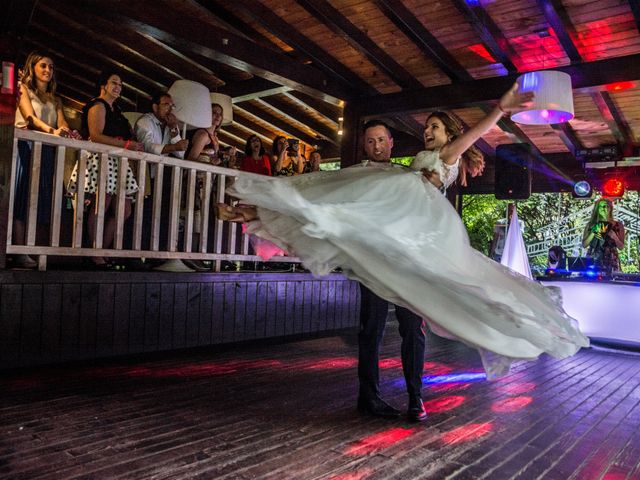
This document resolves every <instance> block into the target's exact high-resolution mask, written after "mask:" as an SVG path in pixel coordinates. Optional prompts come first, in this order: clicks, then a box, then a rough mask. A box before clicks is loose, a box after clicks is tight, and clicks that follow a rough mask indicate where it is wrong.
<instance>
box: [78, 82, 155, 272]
mask: <svg viewBox="0 0 640 480" xmlns="http://www.w3.org/2000/svg"><path fill="white" fill-rule="evenodd" d="M97 86H98V89H99V92H100V94H99V96H97V97H95V98H93V99H91V100H90V101H89V102H88V103H87V104H86V105H85V106H84V108H83V109H82V132H83V136H85V137H87V138H88V139H89V140H90V141H92V142H96V143H103V144H105V145H113V146H114V147H120V148H124V149H126V150H133V151H139V152H141V151H144V145H143V144H142V143H139V142H136V141H135V140H132V139H133V130H132V128H131V125H130V124H129V121H128V120H127V119H126V118H125V117H124V115H122V111H121V110H120V107H119V106H118V105H117V100H118V98H120V94H121V92H122V80H121V77H120V74H119V73H117V72H115V71H110V70H106V71H104V72H102V73H101V74H100V77H99V78H98V85H97ZM81 154H82V155H87V170H86V173H85V184H84V191H85V193H86V194H87V196H85V205H86V206H89V213H88V218H87V230H88V232H89V236H90V238H91V239H92V240H93V239H94V238H95V233H96V221H97V215H98V212H97V210H96V208H97V205H94V204H95V203H96V202H95V194H96V192H97V190H98V187H99V185H98V174H99V171H100V158H101V155H100V154H98V153H88V152H84V151H83V152H81ZM118 163H119V162H118V159H117V158H115V157H108V170H107V171H108V174H107V179H106V185H105V187H106V188H105V209H104V212H105V219H104V236H103V241H102V247H103V248H109V247H111V244H112V243H113V238H114V234H115V228H116V202H115V201H114V199H115V197H116V195H117V194H118V191H117V181H118ZM77 169H78V164H77V163H76V166H75V168H74V170H73V172H72V174H71V179H70V180H69V186H68V190H69V192H70V193H76V188H77V177H78V172H77ZM137 191H138V182H136V179H135V177H134V175H133V171H132V170H131V167H127V175H126V186H125V192H124V193H125V196H126V200H125V213H124V219H125V220H126V219H127V218H129V216H130V215H131V202H132V197H133V195H134V194H135V193H136V192H137ZM76 208H82V206H81V205H76ZM92 261H93V263H94V264H95V266H96V267H98V268H108V267H110V264H109V263H108V262H107V260H106V259H105V258H103V257H94V258H92Z"/></svg>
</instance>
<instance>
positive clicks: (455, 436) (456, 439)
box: [441, 422, 493, 445]
mask: <svg viewBox="0 0 640 480" xmlns="http://www.w3.org/2000/svg"><path fill="white" fill-rule="evenodd" d="M491 430H493V424H492V423H491V422H488V423H470V424H467V425H465V426H463V427H458V428H456V429H454V430H451V431H449V432H444V433H443V434H442V437H441V438H442V441H443V442H444V443H446V444H447V445H455V444H458V443H462V442H470V441H472V440H475V439H476V438H480V437H483V436H485V435H487V434H488V433H490V432H491Z"/></svg>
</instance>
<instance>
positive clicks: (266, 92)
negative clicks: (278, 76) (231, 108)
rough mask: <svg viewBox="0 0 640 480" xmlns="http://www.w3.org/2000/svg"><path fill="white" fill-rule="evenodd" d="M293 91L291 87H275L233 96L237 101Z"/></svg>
mask: <svg viewBox="0 0 640 480" xmlns="http://www.w3.org/2000/svg"><path fill="white" fill-rule="evenodd" d="M290 91H291V87H275V88H270V89H269V90H262V91H259V92H254V93H248V94H247V95H241V96H238V97H233V101H234V102H236V103H240V102H248V101H249V100H257V99H258V98H262V97H270V96H271V95H279V94H281V93H287V92H290Z"/></svg>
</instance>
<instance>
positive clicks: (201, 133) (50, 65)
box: [12, 51, 320, 268]
mask: <svg viewBox="0 0 640 480" xmlns="http://www.w3.org/2000/svg"><path fill="white" fill-rule="evenodd" d="M56 86H57V85H56V79H55V65H54V62H53V60H52V59H51V57H49V56H47V55H44V54H42V53H39V52H35V51H34V52H31V53H30V54H29V56H28V57H27V60H26V62H25V65H24V67H23V69H22V73H21V77H20V80H19V99H18V107H17V110H16V118H15V127H16V128H28V129H32V130H37V131H41V132H44V133H48V134H53V135H58V136H61V137H71V138H76V139H84V140H90V141H92V142H97V143H102V144H106V145H112V146H115V147H120V148H124V149H127V150H133V151H141V152H142V151H144V152H148V153H153V154H156V155H163V156H164V155H170V156H174V157H177V158H183V159H187V160H193V161H202V162H207V163H210V164H212V165H218V166H222V167H227V168H236V169H239V170H242V171H246V172H252V173H257V174H263V175H273V176H279V175H287V176H289V175H298V174H302V173H308V172H315V171H318V170H319V169H320V153H319V152H317V151H313V152H312V153H311V154H310V158H309V159H308V160H307V159H306V158H305V157H304V155H303V154H302V152H301V151H300V143H299V142H298V141H297V140H292V139H287V138H286V137H283V136H278V137H276V138H275V139H274V141H273V147H272V152H271V155H268V154H267V153H266V150H265V148H264V145H263V144H262V140H261V139H260V137H258V136H257V135H251V136H249V138H248V139H247V141H246V146H245V149H244V152H243V153H242V152H237V151H236V149H235V147H223V146H221V144H220V141H219V139H218V131H219V129H220V127H221V125H222V118H223V108H222V106H220V105H218V104H213V105H212V118H211V126H210V127H208V128H201V129H198V130H196V131H195V133H194V134H193V136H192V138H191V140H187V139H184V138H182V136H181V135H180V129H179V126H178V120H177V118H176V116H175V115H174V109H175V105H174V103H173V100H172V98H171V95H170V94H169V93H168V92H160V93H158V94H157V95H155V96H154V97H153V98H152V106H151V110H152V111H151V112H148V113H146V114H144V115H142V116H141V117H140V118H139V119H138V120H137V121H136V123H135V125H133V126H132V125H131V124H130V123H129V121H128V120H127V119H126V117H125V116H124V115H123V114H122V111H121V109H120V107H119V106H118V102H117V100H118V98H119V97H120V95H121V92H122V87H123V80H122V77H121V75H120V74H119V73H118V72H117V71H115V70H105V71H103V72H102V73H101V74H100V77H99V78H98V81H97V85H96V86H97V96H96V97H95V98H93V99H91V100H90V101H89V102H87V104H86V105H85V106H84V108H83V109H82V117H81V128H80V131H76V130H72V129H71V128H70V127H69V124H68V122H67V119H66V118H65V114H64V110H63V108H62V102H61V100H60V98H59V97H58V96H57V95H56ZM83 154H84V155H86V170H85V179H84V180H85V181H84V193H85V195H84V198H85V202H84V203H85V204H84V206H77V205H76V208H86V209H87V231H88V234H89V238H91V239H94V238H95V235H96V221H97V209H96V208H95V203H96V202H95V201H96V193H97V190H98V187H99V171H100V155H99V154H97V153H83ZM31 157H32V144H31V143H30V142H27V141H20V142H18V161H17V168H16V183H15V196H14V221H13V232H12V233H13V237H12V238H13V243H15V244H24V242H25V230H26V229H25V222H26V218H27V210H28V208H27V206H28V204H29V201H28V197H29V184H30V176H31ZM54 166H55V147H52V146H47V145H43V148H42V151H41V167H40V178H39V190H38V192H39V195H38V208H37V215H38V222H37V224H38V229H37V230H38V231H37V237H38V243H42V242H44V243H45V244H46V243H47V237H48V226H49V223H50V219H51V203H52V192H53V177H54ZM156 171H157V167H156V165H150V169H149V172H148V173H149V177H150V179H151V180H152V181H151V182H150V186H148V187H147V189H146V190H145V194H149V195H150V196H151V197H153V196H154V195H156V194H157V192H154V191H153V190H154V185H155V182H154V181H153V179H154V178H155V176H156ZM107 172H108V173H107V178H106V182H105V210H104V211H105V217H104V229H103V239H102V247H103V248H110V247H111V246H112V244H113V239H114V234H115V228H116V202H115V197H116V194H117V179H118V160H117V158H115V157H109V159H108V167H107ZM77 174H78V164H77V163H76V165H75V167H74V169H73V172H72V174H71V178H70V180H69V182H68V184H67V192H68V193H69V194H70V195H74V194H75V193H77V185H78V178H77V177H78V175H77ZM163 180H164V181H163V187H162V200H163V201H162V211H163V212H165V211H168V208H169V202H170V196H171V175H168V174H165V175H164V177H163ZM139 188H145V186H144V185H138V182H137V179H136V176H135V175H134V172H133V171H132V169H131V168H130V167H128V170H127V172H126V186H125V195H126V200H125V213H124V216H125V220H126V218H128V217H129V216H130V214H131V205H132V200H133V197H134V194H135V193H136V192H137V191H138V189H139ZM148 203H149V205H150V204H151V202H148ZM147 210H148V209H147ZM146 213H148V212H145V218H146V217H147V215H146ZM163 217H166V215H163ZM147 227H148V225H147ZM167 229H168V226H167V222H166V221H165V222H161V226H160V238H161V240H160V249H161V250H163V249H166V247H167V244H166V242H167V233H168V232H167ZM146 233H147V234H148V233H149V232H148V231H147V232H146ZM143 236H144V235H143ZM91 261H92V263H93V265H94V266H95V267H97V268H109V267H110V266H111V265H110V262H109V260H108V259H107V258H103V257H93V258H92V259H91ZM13 265H14V266H17V267H26V268H33V267H35V266H36V263H35V261H34V260H32V259H31V258H30V257H28V256H27V255H16V256H15V258H14V259H13Z"/></svg>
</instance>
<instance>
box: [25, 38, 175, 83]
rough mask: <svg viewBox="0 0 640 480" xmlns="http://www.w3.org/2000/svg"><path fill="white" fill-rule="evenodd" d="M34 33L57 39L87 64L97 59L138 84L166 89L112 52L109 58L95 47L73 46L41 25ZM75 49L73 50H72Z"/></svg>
mask: <svg viewBox="0 0 640 480" xmlns="http://www.w3.org/2000/svg"><path fill="white" fill-rule="evenodd" d="M32 31H41V32H43V33H44V34H46V35H48V36H49V37H48V38H49V39H50V38H52V37H55V38H57V39H58V40H57V42H56V44H57V45H58V46H59V47H60V48H61V49H63V50H69V51H77V52H79V53H82V57H83V58H85V59H86V60H87V63H91V61H93V59H97V60H96V64H98V65H99V64H103V65H105V66H106V65H113V66H114V67H116V68H117V69H118V70H120V71H122V72H123V73H126V74H127V76H131V77H132V78H135V79H137V81H138V82H144V83H145V84H146V85H147V87H149V86H150V87H151V88H155V89H159V90H161V89H163V88H165V86H164V85H163V84H162V83H160V82H158V81H156V80H153V79H151V78H149V77H147V76H146V75H143V74H142V73H140V72H138V71H137V70H134V69H132V68H131V67H129V66H128V65H127V64H125V63H123V62H124V59H121V58H119V57H118V58H114V57H117V55H116V53H115V52H111V55H112V56H107V55H105V54H103V53H102V52H101V51H99V50H98V49H96V48H95V45H94V46H93V47H85V46H82V45H73V44H72V43H71V40H69V39H68V37H67V38H65V37H64V36H62V35H59V34H57V33H56V32H53V31H51V30H49V29H47V28H45V27H43V26H41V25H34V26H33V27H32ZM31 36H32V37H34V36H35V38H41V39H42V41H46V40H47V39H46V38H45V37H40V36H39V35H31ZM72 48H73V50H71V49H72ZM82 65H83V68H85V69H89V68H91V67H89V66H88V65H87V64H86V63H83V64H82ZM132 78H128V79H127V81H128V82H132V81H133V80H132ZM96 79H97V75H96ZM137 85H138V88H140V87H141V85H140V84H139V83H138V84H137Z"/></svg>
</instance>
